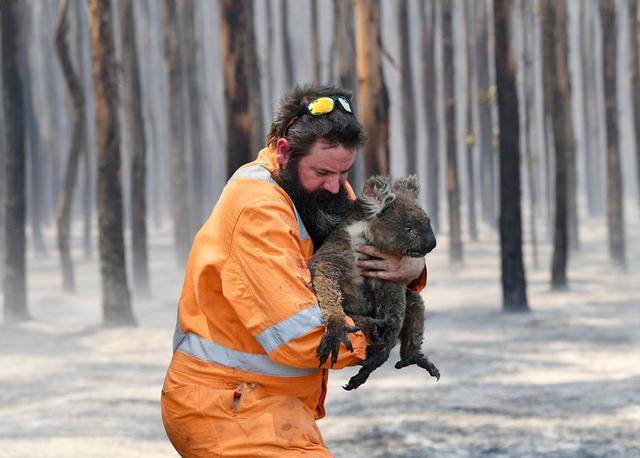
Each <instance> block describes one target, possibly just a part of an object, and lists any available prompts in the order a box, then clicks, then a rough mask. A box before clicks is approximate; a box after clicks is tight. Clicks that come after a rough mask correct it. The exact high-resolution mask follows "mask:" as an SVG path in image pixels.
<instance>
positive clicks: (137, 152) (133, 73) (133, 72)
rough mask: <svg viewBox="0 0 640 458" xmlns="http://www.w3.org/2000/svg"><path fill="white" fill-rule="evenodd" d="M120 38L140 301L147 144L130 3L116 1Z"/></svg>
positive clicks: (144, 271)
mask: <svg viewBox="0 0 640 458" xmlns="http://www.w3.org/2000/svg"><path fill="white" fill-rule="evenodd" d="M119 6H120V38H121V40H122V63H123V73H124V97H125V108H126V113H127V114H126V119H127V132H128V139H129V145H130V148H129V151H130V156H131V249H132V252H133V285H134V291H135V292H136V294H137V295H139V296H140V297H149V293H150V291H149V268H148V261H147V258H148V254H147V192H146V188H147V186H146V183H147V141H146V138H145V133H144V120H143V116H142V107H143V102H142V100H141V93H142V87H141V85H140V69H139V65H138V48H137V43H136V42H137V40H136V31H135V26H134V19H135V15H134V9H133V8H134V6H133V0H120V4H119Z"/></svg>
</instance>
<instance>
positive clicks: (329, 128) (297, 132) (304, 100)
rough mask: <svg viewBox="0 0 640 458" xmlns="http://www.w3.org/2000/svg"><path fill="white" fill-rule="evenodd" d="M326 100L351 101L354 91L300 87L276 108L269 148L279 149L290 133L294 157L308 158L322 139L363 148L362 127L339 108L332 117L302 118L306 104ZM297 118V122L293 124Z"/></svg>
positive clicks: (328, 115) (307, 116) (268, 140)
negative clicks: (342, 99) (312, 149)
mask: <svg viewBox="0 0 640 458" xmlns="http://www.w3.org/2000/svg"><path fill="white" fill-rule="evenodd" d="M325 96H329V97H331V96H342V97H345V98H346V99H348V100H351V92H350V91H347V90H345V89H341V88H338V87H335V86H319V85H308V86H302V87H300V86H296V87H295V88H293V89H292V90H291V91H290V92H288V93H287V94H286V95H285V96H284V97H283V98H282V100H281V101H280V104H279V105H278V107H277V108H276V111H275V117H274V120H273V123H272V124H271V129H270V131H269V135H268V137H267V142H268V144H269V145H270V146H275V144H276V142H277V141H278V139H279V138H282V137H284V136H285V131H286V139H287V140H288V141H289V145H290V146H291V154H292V157H295V156H303V155H305V154H307V153H308V152H309V149H310V148H311V146H312V145H313V144H314V143H315V141H316V140H318V139H319V138H322V139H324V140H326V141H327V142H329V143H335V144H340V145H342V146H344V147H345V148H357V147H359V146H362V145H363V144H364V141H365V138H366V136H365V133H364V128H363V127H362V124H360V122H359V121H358V119H357V118H356V116H355V115H354V114H353V113H347V112H346V111H344V110H343V109H342V108H341V107H339V106H337V105H338V104H336V107H335V108H334V109H333V111H332V112H331V113H327V114H323V115H318V116H314V115H311V114H301V113H304V107H305V105H306V104H308V103H309V102H311V101H312V100H314V99H316V98H318V97H325ZM297 116H299V117H297ZM294 117H297V119H295V120H294V121H293V123H291V124H289V123H290V122H291V120H292V119H293V118H294Z"/></svg>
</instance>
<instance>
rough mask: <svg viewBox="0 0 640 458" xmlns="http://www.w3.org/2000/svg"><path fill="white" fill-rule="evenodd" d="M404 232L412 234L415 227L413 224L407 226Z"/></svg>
mask: <svg viewBox="0 0 640 458" xmlns="http://www.w3.org/2000/svg"><path fill="white" fill-rule="evenodd" d="M404 230H405V231H407V232H411V231H412V230H413V226H412V225H411V224H405V225H404Z"/></svg>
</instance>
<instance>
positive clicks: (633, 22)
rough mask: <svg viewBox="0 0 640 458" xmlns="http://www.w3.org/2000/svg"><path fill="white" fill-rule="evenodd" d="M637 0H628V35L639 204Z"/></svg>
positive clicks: (639, 115)
mask: <svg viewBox="0 0 640 458" xmlns="http://www.w3.org/2000/svg"><path fill="white" fill-rule="evenodd" d="M638 22H640V10H639V9H638V0H629V36H630V39H631V46H630V53H631V62H630V64H631V93H632V94H633V118H634V127H635V129H634V134H635V141H636V172H637V174H638V203H639V204H640V63H639V62H638V50H639V49H638V41H639V40H640V38H639V37H638V33H640V31H639V30H638Z"/></svg>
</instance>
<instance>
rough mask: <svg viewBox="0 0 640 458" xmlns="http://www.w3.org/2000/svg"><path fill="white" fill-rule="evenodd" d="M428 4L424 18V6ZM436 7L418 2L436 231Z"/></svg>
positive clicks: (429, 187) (429, 189)
mask: <svg viewBox="0 0 640 458" xmlns="http://www.w3.org/2000/svg"><path fill="white" fill-rule="evenodd" d="M427 4H428V5H429V10H430V11H429V18H428V20H427V11H426V5H427ZM436 18H437V13H436V7H435V4H434V3H433V2H428V3H427V2H424V1H422V2H420V23H421V24H422V25H421V42H422V46H421V51H422V53H421V57H422V88H423V93H424V102H425V112H426V121H427V210H428V211H429V216H430V217H431V223H432V225H433V228H434V230H435V231H437V230H438V229H439V228H440V188H439V186H438V184H439V182H440V154H439V152H440V147H439V135H440V127H439V122H438V103H437V95H436V94H437V92H436V91H437V87H436V57H435V56H436V52H435V51H436V44H435V36H436Z"/></svg>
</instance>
